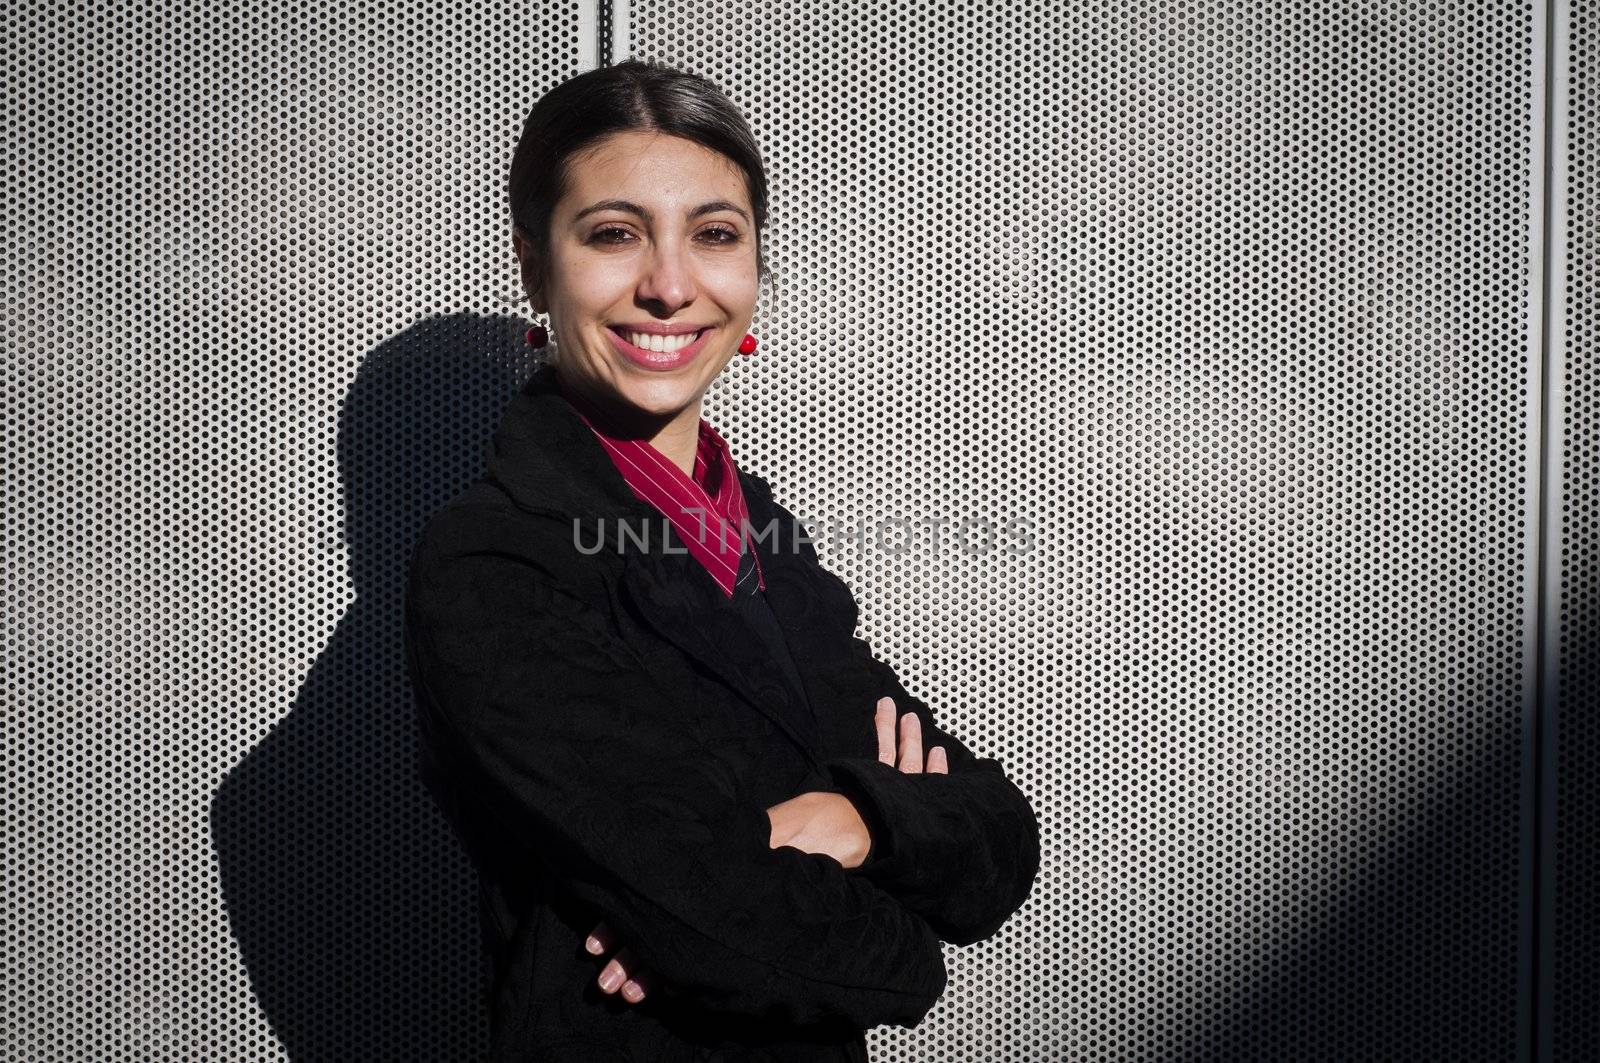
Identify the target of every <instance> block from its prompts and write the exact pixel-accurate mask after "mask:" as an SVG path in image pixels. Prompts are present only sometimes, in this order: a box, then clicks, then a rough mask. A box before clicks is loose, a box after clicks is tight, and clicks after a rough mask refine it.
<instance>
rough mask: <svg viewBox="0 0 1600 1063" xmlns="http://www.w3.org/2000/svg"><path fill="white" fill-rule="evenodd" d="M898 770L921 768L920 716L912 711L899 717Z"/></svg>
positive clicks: (915, 770) (906, 770) (918, 769)
mask: <svg viewBox="0 0 1600 1063" xmlns="http://www.w3.org/2000/svg"><path fill="white" fill-rule="evenodd" d="M900 770H901V771H903V772H909V773H913V774H915V773H917V772H920V771H921V770H922V717H920V716H918V715H917V714H916V713H914V712H908V713H906V714H905V715H903V716H901V717H900Z"/></svg>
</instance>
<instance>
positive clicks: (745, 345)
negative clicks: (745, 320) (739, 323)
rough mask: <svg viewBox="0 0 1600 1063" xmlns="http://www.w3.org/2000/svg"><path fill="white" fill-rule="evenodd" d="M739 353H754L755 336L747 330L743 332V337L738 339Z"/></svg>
mask: <svg viewBox="0 0 1600 1063" xmlns="http://www.w3.org/2000/svg"><path fill="white" fill-rule="evenodd" d="M739 353H740V354H754V353H756V338H755V337H754V336H752V335H750V333H748V332H746V333H745V334H744V339H742V340H740V341H739Z"/></svg>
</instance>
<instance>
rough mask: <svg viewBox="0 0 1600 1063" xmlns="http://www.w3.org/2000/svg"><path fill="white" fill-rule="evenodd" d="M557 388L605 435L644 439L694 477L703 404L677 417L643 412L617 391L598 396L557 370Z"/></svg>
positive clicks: (694, 405)
mask: <svg viewBox="0 0 1600 1063" xmlns="http://www.w3.org/2000/svg"><path fill="white" fill-rule="evenodd" d="M555 374H556V387H557V389H558V390H559V391H560V392H561V393H562V394H563V395H564V396H566V398H567V400H568V401H569V402H571V403H572V404H573V405H574V406H576V407H578V408H579V409H580V410H582V411H583V413H584V414H585V415H586V416H587V417H589V418H590V420H592V421H594V422H595V424H596V425H597V426H599V427H600V428H601V429H602V430H604V431H605V432H607V433H609V434H611V435H614V436H616V437H617V438H619V439H642V440H644V441H645V442H646V443H649V444H650V445H651V446H652V447H655V448H656V450H658V451H660V452H661V453H662V454H663V455H665V456H666V458H667V460H668V461H670V462H672V463H673V464H674V465H676V466H677V467H678V468H680V469H682V470H683V474H684V475H685V476H688V477H690V478H691V479H692V478H693V477H694V459H695V452H696V450H697V449H698V448H699V445H700V404H699V403H698V402H696V403H692V404H690V405H688V406H685V407H684V408H683V409H681V410H679V411H678V412H677V413H674V414H665V415H662V414H653V413H650V412H649V411H647V410H641V409H639V407H637V406H635V405H633V404H632V403H630V402H628V401H627V400H625V399H621V398H619V397H618V396H617V395H616V394H615V393H613V392H607V393H602V394H596V393H594V392H590V391H588V390H585V389H584V388H583V387H582V386H581V385H580V384H578V383H576V382H574V381H572V380H569V379H567V377H566V376H565V375H564V374H563V373H562V372H561V369H560V367H559V366H557V367H556V368H555Z"/></svg>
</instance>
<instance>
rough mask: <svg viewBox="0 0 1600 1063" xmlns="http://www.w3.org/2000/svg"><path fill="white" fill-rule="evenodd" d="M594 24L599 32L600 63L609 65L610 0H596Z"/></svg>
mask: <svg viewBox="0 0 1600 1063" xmlns="http://www.w3.org/2000/svg"><path fill="white" fill-rule="evenodd" d="M595 15H596V16H597V17H596V18H595V24H596V26H597V31H596V32H598V33H599V34H600V50H599V55H600V65H601V66H610V65H611V0H596V3H595Z"/></svg>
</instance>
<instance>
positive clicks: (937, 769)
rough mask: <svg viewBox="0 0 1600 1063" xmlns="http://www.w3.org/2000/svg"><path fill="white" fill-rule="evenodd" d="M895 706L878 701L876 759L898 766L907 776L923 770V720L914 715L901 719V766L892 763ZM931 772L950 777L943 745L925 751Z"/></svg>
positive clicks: (948, 761) (887, 700)
mask: <svg viewBox="0 0 1600 1063" xmlns="http://www.w3.org/2000/svg"><path fill="white" fill-rule="evenodd" d="M895 716H896V712H895V705H894V699H893V698H889V697H883V698H879V699H878V714H877V716H876V718H875V722H876V724H877V727H878V759H879V760H881V761H883V762H884V763H885V764H887V765H889V766H890V767H891V768H893V767H898V768H899V769H900V770H901V771H903V772H907V773H916V772H921V771H922V770H923V768H922V717H920V716H918V715H917V714H916V713H914V712H908V713H906V714H904V715H903V716H900V750H899V754H900V763H899V764H898V765H897V764H896V763H895V725H894V721H895ZM927 770H928V771H929V772H932V773H936V774H940V775H949V774H950V756H949V754H947V753H946V752H945V751H944V746H934V747H933V749H931V750H929V752H928V768H927Z"/></svg>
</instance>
